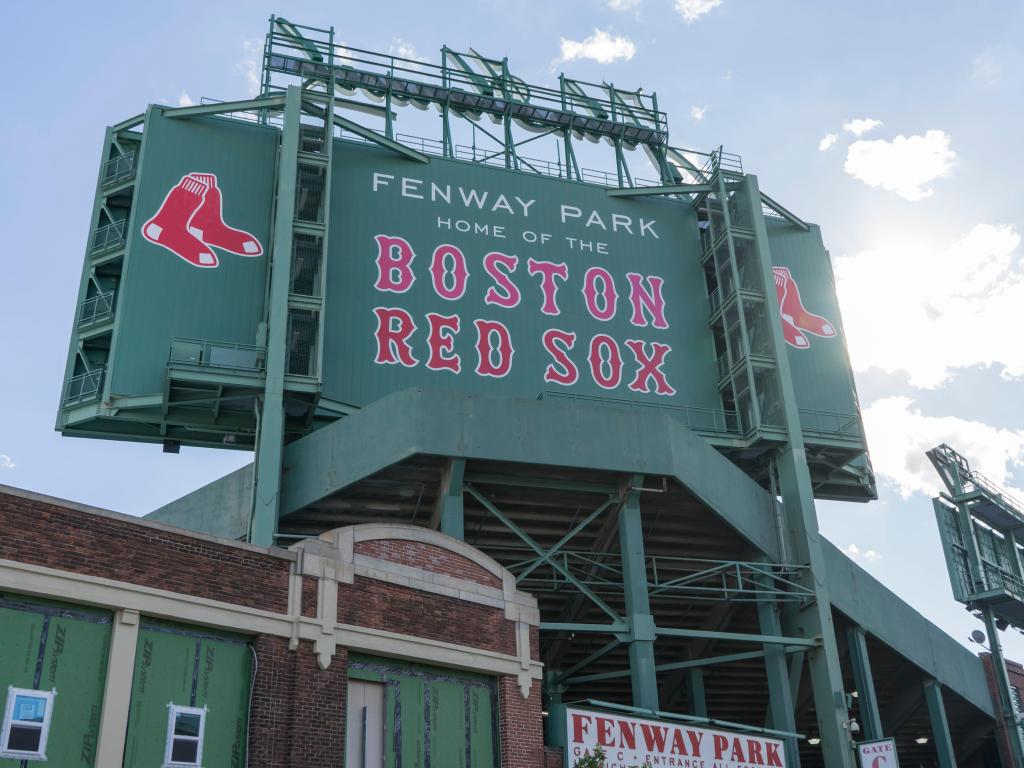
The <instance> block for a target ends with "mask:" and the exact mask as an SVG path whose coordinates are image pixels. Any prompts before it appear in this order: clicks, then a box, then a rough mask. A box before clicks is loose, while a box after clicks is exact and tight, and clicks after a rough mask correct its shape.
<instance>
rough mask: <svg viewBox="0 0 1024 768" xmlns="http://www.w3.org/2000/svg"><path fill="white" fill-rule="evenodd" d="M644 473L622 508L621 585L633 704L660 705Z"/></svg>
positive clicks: (634, 481)
mask: <svg viewBox="0 0 1024 768" xmlns="http://www.w3.org/2000/svg"><path fill="white" fill-rule="evenodd" d="M643 485H644V477H643V475H634V476H633V477H632V479H631V481H630V487H629V488H628V489H627V491H626V498H625V503H624V504H623V505H622V506H621V507H620V508H619V553H620V556H621V558H622V582H623V584H622V586H623V590H624V591H625V601H626V616H627V618H628V620H629V625H630V627H631V628H632V638H631V639H630V642H629V672H630V676H629V678H630V683H631V684H632V688H633V705H634V706H637V707H643V708H645V709H657V708H658V676H657V673H656V672H655V670H654V639H655V637H656V635H655V632H654V617H653V616H652V615H651V604H650V598H649V596H648V594H647V557H646V555H645V553H644V528H643V521H642V520H641V518H640V489H641V488H643Z"/></svg>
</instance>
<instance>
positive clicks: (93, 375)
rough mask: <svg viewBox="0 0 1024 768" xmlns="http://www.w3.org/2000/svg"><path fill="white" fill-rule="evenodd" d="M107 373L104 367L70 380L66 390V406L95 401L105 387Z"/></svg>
mask: <svg viewBox="0 0 1024 768" xmlns="http://www.w3.org/2000/svg"><path fill="white" fill-rule="evenodd" d="M105 371H106V367H105V366H104V367H101V368H96V369H94V370H92V371H86V372H85V373H80V374H78V375H77V376H72V377H71V378H70V379H68V383H67V386H66V387H65V388H64V405H66V406H67V405H79V404H81V403H85V402H88V401H90V400H95V399H96V397H97V396H98V395H99V391H100V387H101V386H102V385H103V374H104V372H105Z"/></svg>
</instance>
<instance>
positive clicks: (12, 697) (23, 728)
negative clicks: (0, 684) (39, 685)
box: [0, 686, 57, 760]
mask: <svg viewBox="0 0 1024 768" xmlns="http://www.w3.org/2000/svg"><path fill="white" fill-rule="evenodd" d="M56 695H57V691H56V690H53V691H33V690H31V689H28V688H15V687H14V686H9V687H8V688H7V704H6V706H5V707H4V726H3V732H2V733H0V757H15V758H20V759H22V760H45V759H46V737H47V736H48V735H49V733H50V716H51V715H52V714H53V697H54V696H56Z"/></svg>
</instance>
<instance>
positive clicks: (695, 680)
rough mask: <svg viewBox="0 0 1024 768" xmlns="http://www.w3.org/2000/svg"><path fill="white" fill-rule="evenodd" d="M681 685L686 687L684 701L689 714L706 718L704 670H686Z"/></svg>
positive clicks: (698, 668)
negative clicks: (688, 708)
mask: <svg viewBox="0 0 1024 768" xmlns="http://www.w3.org/2000/svg"><path fill="white" fill-rule="evenodd" d="M683 683H684V685H686V701H687V703H688V704H689V707H690V714H691V715H696V716H697V717H707V716H708V701H707V697H706V696H705V695H704V670H703V669H701V668H700V667H697V668H695V669H688V670H686V676H685V677H684V678H683Z"/></svg>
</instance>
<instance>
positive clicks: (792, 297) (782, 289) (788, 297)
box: [772, 267, 836, 349]
mask: <svg viewBox="0 0 1024 768" xmlns="http://www.w3.org/2000/svg"><path fill="white" fill-rule="evenodd" d="M772 272H773V273H774V275H775V294H776V295H777V296H778V297H779V315H780V316H781V319H782V335H783V336H784V337H785V339H786V343H787V344H789V346H791V347H796V348H797V349H807V348H808V347H809V346H811V341H810V339H808V338H807V336H806V335H805V333H804V332H806V333H811V334H814V335H815V336H821V337H822V338H826V339H830V338H832V337H833V336H835V335H836V329H835V326H833V325H832V323H830V322H829V321H828V320H826V319H825V318H824V317H821V316H820V315H815V314H812V313H811V312H808V311H807V310H806V309H804V304H803V302H802V301H801V300H800V289H799V288H797V286H796V280H794V279H793V274H792V273H791V272H790V271H789V269H788V268H786V267H772Z"/></svg>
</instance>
